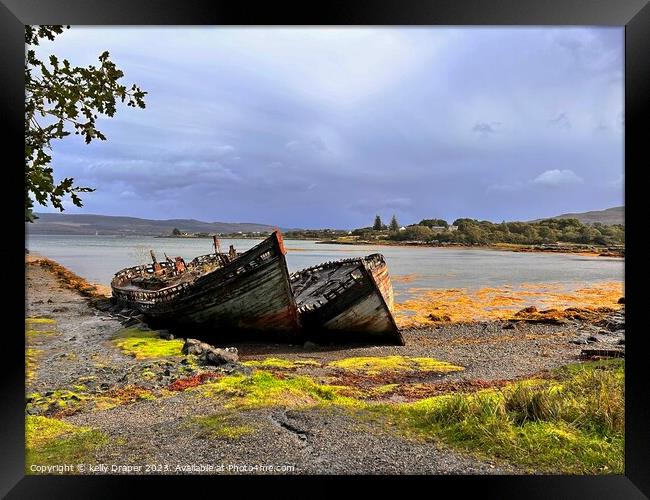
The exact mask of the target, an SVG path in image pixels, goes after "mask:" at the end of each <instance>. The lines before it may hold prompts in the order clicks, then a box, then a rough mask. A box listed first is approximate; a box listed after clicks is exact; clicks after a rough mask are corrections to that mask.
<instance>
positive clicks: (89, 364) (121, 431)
mask: <svg viewBox="0 0 650 500" xmlns="http://www.w3.org/2000/svg"><path fill="white" fill-rule="evenodd" d="M26 274H27V290H26V309H27V316H28V318H27V320H26V344H27V351H26V357H27V358H28V380H27V383H26V414H27V415H28V418H30V419H31V420H30V422H34V423H35V424H38V425H40V426H44V427H47V428H48V429H49V428H56V429H62V430H60V432H59V431H57V432H58V434H57V433H54V434H53V435H57V436H59V437H58V438H56V439H59V440H73V442H74V443H75V446H77V447H76V448H73V451H74V453H72V455H70V449H71V447H70V446H67V447H66V448H65V450H63V451H61V453H63V455H61V456H62V457H63V456H65V458H68V459H69V460H71V461H73V462H74V463H83V464H87V466H86V467H85V468H84V469H83V470H82V471H77V472H81V473H97V474H105V473H113V474H120V473H142V474H144V473H163V474H172V473H178V474H180V473H213V474H214V473H230V474H237V473H258V474H269V473H273V474H287V473H291V474H312V473H323V474H333V473H350V474H353V473H359V474H377V473H414V474H425V473H426V474H428V473H434V474H473V473H478V474H493V473H496V474H498V473H512V472H514V473H518V472H525V471H524V470H522V469H521V468H520V467H518V466H516V465H514V464H511V463H508V462H506V461H504V460H498V459H496V458H493V457H488V456H479V455H476V454H470V453H468V452H461V451H459V450H458V449H455V448H451V447H449V446H447V445H444V444H443V443H442V442H440V441H439V440H435V439H434V440H422V439H419V438H415V437H413V436H407V435H405V434H403V433H400V432H398V431H397V429H396V428H395V427H394V425H393V424H392V423H391V422H390V421H389V420H386V419H383V420H381V419H380V420H379V421H377V420H373V418H374V417H373V418H370V417H371V416H372V415H371V414H370V413H369V412H368V410H367V405H366V403H367V402H372V403H374V402H384V403H387V404H400V403H402V402H405V401H416V400H420V399H423V398H427V397H431V396H432V395H437V394H447V393H456V392H472V391H476V390H480V389H481V388H485V387H499V386H502V385H503V384H505V383H507V382H508V381H511V380H513V379H518V378H522V377H527V376H530V375H533V374H537V375H540V374H543V372H545V371H547V370H550V369H553V368H555V367H558V366H561V365H564V364H566V363H568V362H571V361H575V360H577V359H578V358H579V356H580V353H581V349H582V348H583V347H584V346H581V345H579V344H576V343H572V342H571V340H573V339H575V338H576V337H577V336H579V335H580V332H581V331H583V330H584V331H586V330H588V329H589V328H592V327H593V325H592V324H590V323H588V322H585V321H582V320H579V319H575V320H572V321H571V322H568V323H563V324H548V323H543V322H526V321H520V322H515V323H513V322H509V321H484V322H474V323H453V324H439V325H432V326H429V327H425V328H409V329H406V330H404V332H403V335H404V338H405V341H406V345H404V346H349V345H329V346H320V345H315V344H311V343H308V344H305V345H302V344H301V345H286V344H272V345H268V344H263V343H259V342H257V343H255V342H247V343H237V344H234V347H236V348H237V349H238V353H239V357H240V361H241V362H242V364H241V367H242V368H241V369H240V370H233V369H230V371H228V370H223V369H220V368H218V367H210V366H202V365H200V364H198V363H197V362H196V359H194V358H192V357H191V356H185V355H183V354H182V352H181V347H182V345H183V341H182V340H179V339H172V340H165V339H162V338H159V335H158V332H155V331H151V330H148V329H147V328H146V327H144V326H143V325H140V324H138V323H137V321H129V320H128V319H125V318H124V317H121V316H120V315H119V314H110V313H108V312H106V311H102V310H100V309H98V308H97V307H95V306H94V305H96V304H97V303H98V302H97V301H99V303H100V304H101V301H102V297H101V294H100V293H99V292H98V291H97V289H95V290H92V291H91V290H90V289H89V288H88V286H90V285H89V284H84V283H83V282H81V281H77V278H78V277H74V276H69V275H68V274H66V273H64V272H63V271H62V269H60V266H59V267H56V266H54V265H52V264H43V262H42V261H38V260H37V261H32V262H30V263H28V264H27V266H26ZM71 283H72V284H71ZM213 343H215V344H217V342H214V341H213ZM230 345H232V344H230ZM233 373H244V375H241V377H242V378H237V377H239V376H238V375H233ZM251 373H252V374H253V375H252V376H251V375H250V374H251ZM267 374H268V375H267ZM540 376H543V375H540ZM256 384H257V385H256ZM337 401H340V403H337V404H332V402H337ZM64 424H65V426H64ZM56 439H55V440H53V441H48V442H47V443H45V444H39V443H40V442H35V443H32V445H33V448H34V450H33V451H32V452H31V454H29V456H30V457H32V460H33V462H35V463H40V462H39V461H42V460H43V457H45V456H50V457H51V456H53V455H52V453H54V452H55V451H56V448H54V447H55V446H56V443H57V441H56ZM65 442H66V443H69V441H65ZM39 446H40V447H39ZM43 446H45V451H43ZM53 450H54V451H53ZM66 454H67V455H66ZM55 455H56V454H55ZM92 464H105V465H107V466H108V469H107V470H105V469H102V468H90V467H88V465H92ZM116 464H118V465H124V466H129V467H130V468H123V469H120V468H118V469H115V470H113V468H112V466H114V465H116ZM28 465H29V464H28ZM147 465H148V466H149V467H147ZM152 465H156V467H155V468H153V469H152V468H151V466H152ZM208 465H211V466H212V469H210V467H208ZM235 465H239V466H244V467H243V468H241V467H240V468H237V467H235ZM261 466H272V467H271V468H270V469H269V468H264V467H261Z"/></svg>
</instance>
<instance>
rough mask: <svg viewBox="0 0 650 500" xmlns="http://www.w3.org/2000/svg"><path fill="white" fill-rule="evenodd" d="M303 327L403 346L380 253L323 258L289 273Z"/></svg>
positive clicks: (319, 334) (322, 334)
mask: <svg viewBox="0 0 650 500" xmlns="http://www.w3.org/2000/svg"><path fill="white" fill-rule="evenodd" d="M290 280H291V288H292V290H293V294H294V297H295V300H296V304H297V306H298V316H299V319H300V323H301V326H302V328H303V329H304V330H305V331H308V332H310V335H311V336H313V337H314V338H321V339H327V340H329V341H335V342H345V341H346V340H347V339H350V338H353V339H358V340H366V341H369V342H373V343H391V344H397V345H403V344H404V340H403V339H402V335H401V334H400V332H399V329H398V328H397V325H396V324H395V319H394V318H393V314H392V311H393V287H392V285H391V282H390V276H389V275H388V267H387V266H386V261H385V260H384V257H383V255H381V254H372V255H369V256H367V257H362V258H356V259H345V260H339V261H335V262H327V263H324V264H320V265H318V266H313V267H309V268H307V269H303V270H302V271H298V272H296V273H294V274H292V275H291V276H290Z"/></svg>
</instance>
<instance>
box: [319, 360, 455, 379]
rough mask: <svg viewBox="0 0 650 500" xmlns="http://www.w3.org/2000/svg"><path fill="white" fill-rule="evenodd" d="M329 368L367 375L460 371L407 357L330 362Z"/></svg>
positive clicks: (441, 362)
mask: <svg viewBox="0 0 650 500" xmlns="http://www.w3.org/2000/svg"><path fill="white" fill-rule="evenodd" d="M329 366H331V367H333V368H338V369H342V370H352V371H357V372H363V373H365V374H367V375H380V374H382V373H385V372H403V371H411V372H439V373H447V372H454V371H461V370H463V368H462V367H461V366H456V365H453V364H451V363H447V362H445V361H439V360H437V359H433V358H411V357H407V356H376V357H375V356H362V357H352V358H344V359H340V360H338V361H332V362H331V363H329Z"/></svg>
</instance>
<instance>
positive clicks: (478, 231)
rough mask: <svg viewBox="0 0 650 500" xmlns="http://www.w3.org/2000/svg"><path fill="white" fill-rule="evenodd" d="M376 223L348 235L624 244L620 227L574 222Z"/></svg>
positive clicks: (484, 242)
mask: <svg viewBox="0 0 650 500" xmlns="http://www.w3.org/2000/svg"><path fill="white" fill-rule="evenodd" d="M376 223H377V219H376V220H375V225H374V226H373V227H366V228H359V229H355V230H354V231H352V234H353V235H354V236H358V237H360V238H361V239H367V240H372V239H389V240H393V241H421V242H431V243H459V244H467V245H489V244H494V243H515V244H523V245H540V244H550V243H580V244H589V245H605V246H610V245H623V244H625V226H624V225H622V224H615V225H605V224H601V223H595V224H583V223H581V222H580V221H579V220H578V219H545V220H542V221H538V222H505V221H504V222H501V223H493V222H490V221H485V220H484V221H479V220H476V219H468V218H461V219H456V220H455V221H454V222H453V224H452V225H451V226H454V227H450V225H449V224H448V223H447V221H445V220H443V219H423V220H421V221H420V222H419V223H417V224H412V225H409V226H406V227H405V228H404V229H401V228H400V227H399V225H398V224H397V220H396V218H395V216H393V220H391V224H390V226H389V227H388V228H385V226H383V227H382V229H381V230H380V231H377V230H376V229H375V227H376V225H377V224H376ZM452 229H453V230H452Z"/></svg>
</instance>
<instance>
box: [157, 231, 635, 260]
mask: <svg viewBox="0 0 650 500" xmlns="http://www.w3.org/2000/svg"><path fill="white" fill-rule="evenodd" d="M266 236H268V235H267V234H255V235H249V234H228V235H220V236H218V237H219V238H228V239H242V240H248V239H253V240H254V239H262V238H264V237H266ZM155 237H156V238H169V239H208V238H210V239H211V238H212V237H213V236H212V235H182V236H174V235H158V236H155ZM284 240H285V241H314V242H316V243H318V244H326V245H375V246H377V245H379V246H392V247H429V248H470V249H471V248H474V249H485V250H501V251H510V252H551V253H571V254H580V255H590V256H598V257H620V258H624V257H625V247H624V246H621V245H616V246H598V245H581V244H540V245H525V244H516V243H493V244H489V245H484V244H469V243H455V242H442V243H432V242H426V241H392V240H384V239H381V240H363V239H356V238H349V237H342V238H334V239H322V238H297V237H285V238H284Z"/></svg>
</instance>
